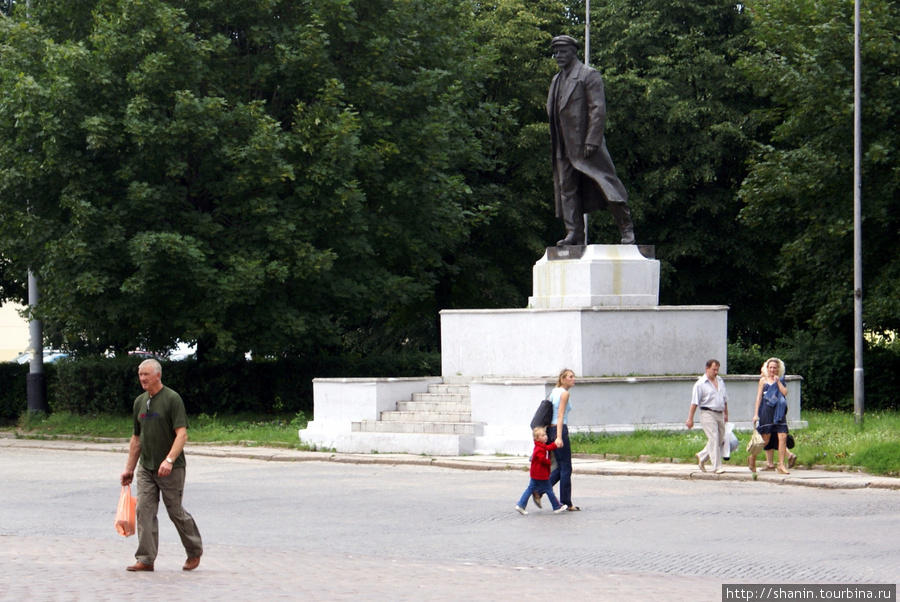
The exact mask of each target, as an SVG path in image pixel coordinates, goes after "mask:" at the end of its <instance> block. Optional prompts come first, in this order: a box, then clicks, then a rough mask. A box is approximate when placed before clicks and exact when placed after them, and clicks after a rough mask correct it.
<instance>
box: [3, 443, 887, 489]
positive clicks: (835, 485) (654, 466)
mask: <svg viewBox="0 0 900 602" xmlns="http://www.w3.org/2000/svg"><path fill="white" fill-rule="evenodd" d="M128 442H129V440H128V439H100V438H97V439H92V440H90V441H85V440H80V439H75V438H61V437H57V438H54V439H21V438H17V437H16V436H15V435H9V434H7V433H0V448H3V447H16V448H33V449H55V450H65V451H97V452H114V453H127V451H128ZM188 450H189V453H190V454H191V455H196V456H204V457H210V458H241V459H247V460H260V461H268V462H337V463H342V464H373V465H374V464H384V465H409V466H433V467H436V468H449V469H454V470H481V471H491V470H520V471H527V470H528V468H529V462H528V458H527V457H524V456H521V457H519V456H456V457H441V456H414V455H408V454H341V453H336V452H319V451H299V450H291V449H284V448H274V447H238V446H229V445H216V444H209V443H189V444H188ZM572 460H573V472H574V473H576V474H584V475H594V476H608V477H622V476H627V477H662V478H675V479H688V480H697V481H747V482H754V481H757V482H763V483H770V484H775V485H793V486H798V487H818V488H821V489H835V490H842V489H866V488H872V489H888V490H895V491H900V479H896V478H892V477H878V476H873V475H869V474H867V473H862V472H849V471H843V472H841V471H835V470H822V469H820V468H818V467H813V468H798V467H794V468H793V469H792V472H791V474H790V475H779V474H777V473H771V474H760V473H751V472H750V471H749V470H746V469H745V470H744V471H740V472H737V471H738V470H740V469H739V468H738V467H734V468H735V471H730V470H729V471H728V472H725V473H723V474H714V473H708V472H701V471H699V470H697V468H696V466H695V465H694V464H692V463H663V462H626V461H620V460H613V459H608V458H606V457H602V456H591V455H588V454H575V455H574V456H573V458H572Z"/></svg>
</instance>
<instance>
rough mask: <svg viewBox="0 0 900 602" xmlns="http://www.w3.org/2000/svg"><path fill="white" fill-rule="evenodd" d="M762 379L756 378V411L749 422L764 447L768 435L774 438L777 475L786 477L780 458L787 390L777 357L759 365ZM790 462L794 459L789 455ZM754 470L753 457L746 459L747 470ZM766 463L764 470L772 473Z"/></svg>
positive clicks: (784, 440) (784, 444)
mask: <svg viewBox="0 0 900 602" xmlns="http://www.w3.org/2000/svg"><path fill="white" fill-rule="evenodd" d="M761 372H762V376H760V378H759V387H757V390H756V409H755V411H754V414H755V415H754V416H753V420H754V422H757V423H758V426H757V427H756V430H757V431H758V432H759V434H760V435H762V438H763V441H764V442H765V443H766V444H767V445H768V443H769V439H771V437H772V435H773V434H775V435H777V438H778V466H777V467H775V468H777V470H778V472H779V473H781V474H790V473H789V472H788V469H787V468H785V466H784V458H785V455H786V454H787V434H788V426H787V399H786V396H787V392H788V391H787V387H786V386H785V384H784V362H782V361H781V360H780V359H778V358H777V357H771V358H769V359H767V360H766V363H764V364H763V365H762V369H761ZM791 456H792V459H794V458H796V456H794V455H793V454H791ZM754 468H756V458H752V459H751V460H750V470H753V469H754ZM772 468H773V467H772V466H771V465H770V464H767V467H766V470H772Z"/></svg>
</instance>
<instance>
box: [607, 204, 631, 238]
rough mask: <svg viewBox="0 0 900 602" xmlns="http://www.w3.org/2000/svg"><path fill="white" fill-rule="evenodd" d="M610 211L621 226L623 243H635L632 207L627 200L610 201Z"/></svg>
mask: <svg viewBox="0 0 900 602" xmlns="http://www.w3.org/2000/svg"><path fill="white" fill-rule="evenodd" d="M608 207H609V212H610V213H611V214H612V217H613V219H614V220H615V222H616V225H617V226H618V227H619V234H621V236H622V243H621V244H623V245H633V244H634V223H633V222H632V221H631V209H630V208H629V207H628V203H626V202H625V201H619V202H613V201H610V202H609V203H608Z"/></svg>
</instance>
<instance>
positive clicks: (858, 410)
mask: <svg viewBox="0 0 900 602" xmlns="http://www.w3.org/2000/svg"><path fill="white" fill-rule="evenodd" d="M859 3H860V0H855V2H854V15H853V19H854V32H853V41H854V48H853V331H854V332H853V334H854V339H855V357H856V363H855V367H854V369H853V413H854V414H855V416H856V423H857V424H862V423H863V414H864V410H865V388H864V381H863V316H862V176H861V173H860V172H861V163H862V107H861V106H860V99H861V96H862V93H861V88H862V73H861V72H862V58H861V54H862V53H861V51H860V25H859Z"/></svg>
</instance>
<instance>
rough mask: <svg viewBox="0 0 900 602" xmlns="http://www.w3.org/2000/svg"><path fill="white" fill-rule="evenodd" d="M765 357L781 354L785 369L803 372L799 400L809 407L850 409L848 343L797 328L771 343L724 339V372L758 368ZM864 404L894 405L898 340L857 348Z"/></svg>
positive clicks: (898, 396)
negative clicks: (860, 350)
mask: <svg viewBox="0 0 900 602" xmlns="http://www.w3.org/2000/svg"><path fill="white" fill-rule="evenodd" d="M769 357H780V358H781V359H782V360H784V363H785V366H786V368H787V372H788V374H799V375H800V376H802V377H803V384H802V399H803V401H802V405H803V409H804V410H806V409H810V410H824V411H830V410H841V411H852V410H853V368H854V364H855V361H854V357H853V349H852V348H850V347H848V346H847V343H846V341H844V340H842V339H839V338H835V337H833V336H831V335H829V334H828V333H826V332H823V331H819V332H806V331H797V332H794V333H792V334H791V335H789V336H787V337H784V338H781V339H779V340H778V341H776V342H775V343H774V344H773V345H772V347H771V348H767V349H763V348H761V347H760V346H759V345H756V344H752V345H748V344H745V343H744V342H743V341H741V340H738V341H736V342H735V343H729V345H728V372H729V373H731V374H758V373H759V369H760V367H761V366H762V363H763V362H764V361H765V360H766V358H769ZM863 370H864V380H865V408H866V410H891V409H897V408H898V405H900V403H898V400H900V344H897V343H894V344H890V345H884V344H880V345H867V346H866V349H865V351H864V354H863Z"/></svg>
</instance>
